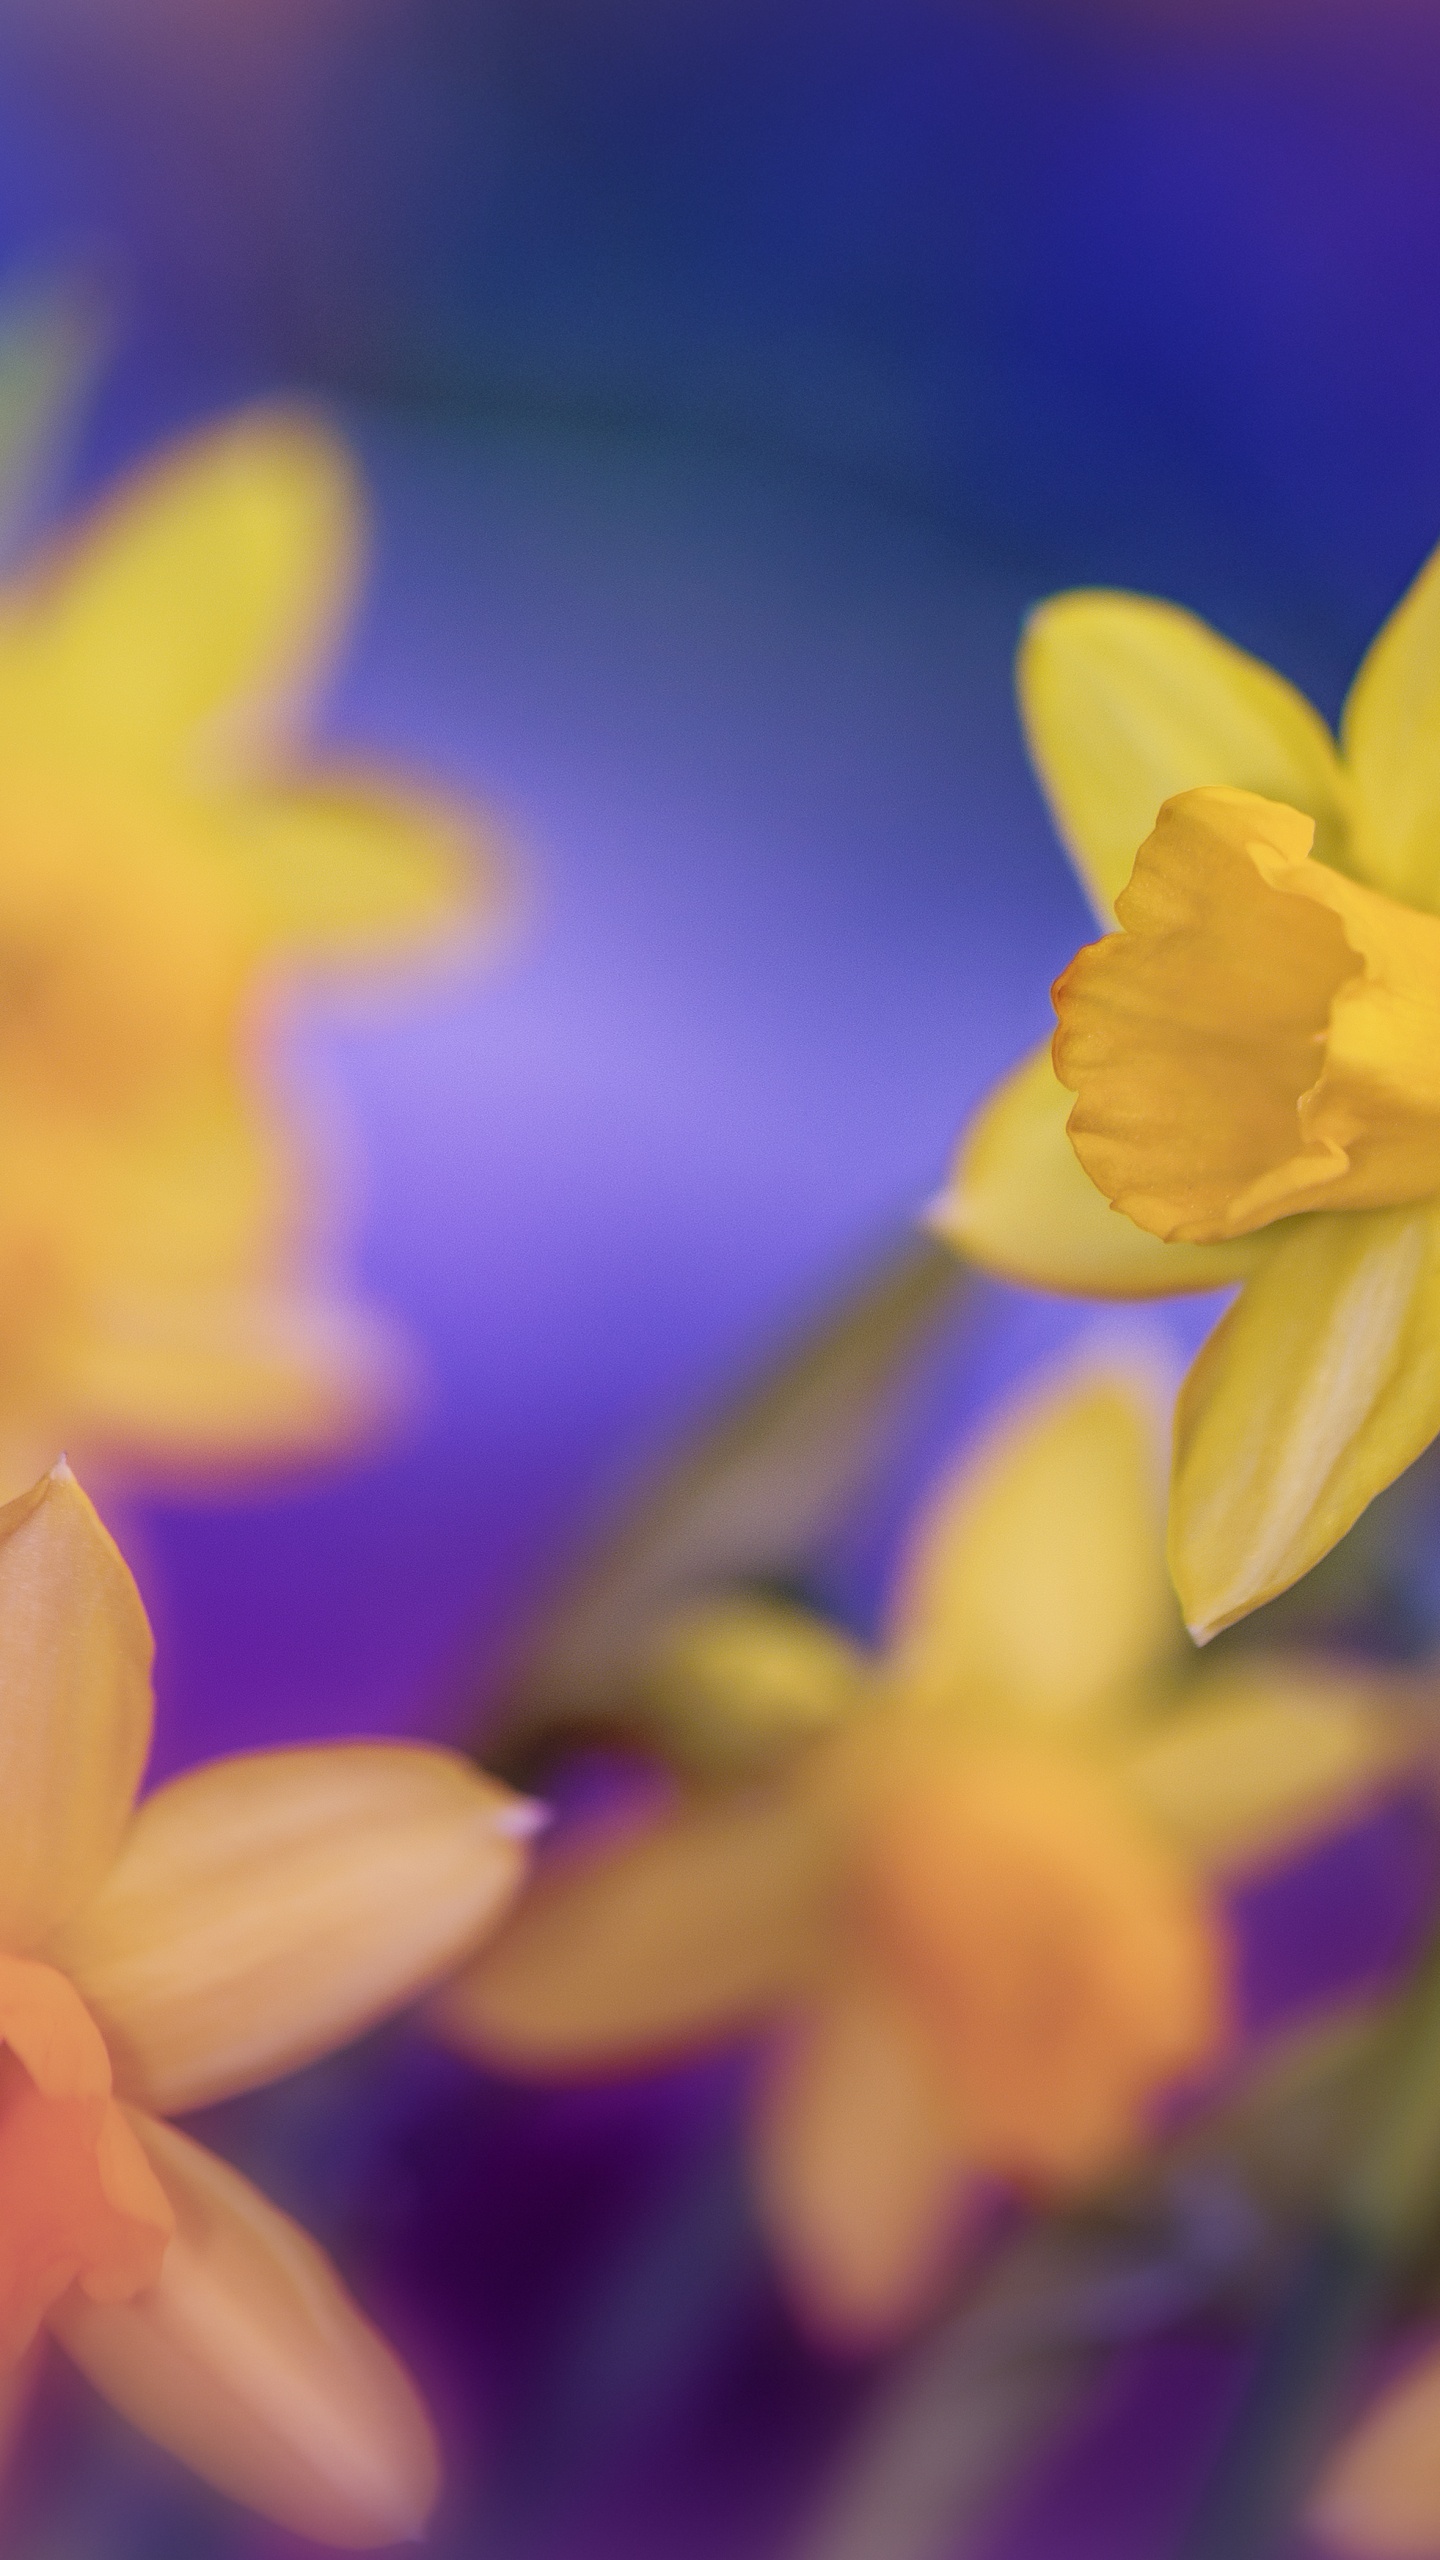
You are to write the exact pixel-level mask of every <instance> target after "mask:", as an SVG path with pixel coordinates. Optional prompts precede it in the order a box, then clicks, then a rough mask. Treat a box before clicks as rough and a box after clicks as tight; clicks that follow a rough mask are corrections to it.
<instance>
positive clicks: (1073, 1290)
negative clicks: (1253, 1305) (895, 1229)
mask: <svg viewBox="0 0 1440 2560" xmlns="http://www.w3.org/2000/svg"><path fill="white" fill-rule="evenodd" d="M1074 1107H1075V1096H1074V1094H1073V1093H1070V1092H1068V1091H1067V1090H1066V1088H1065V1086H1064V1085H1062V1084H1061V1083H1059V1081H1058V1080H1057V1078H1056V1074H1055V1069H1054V1065H1053V1062H1052V1058H1051V1044H1050V1042H1049V1041H1048V1040H1047V1041H1046V1043H1045V1046H1044V1047H1043V1049H1036V1050H1034V1051H1033V1052H1032V1053H1031V1055H1030V1056H1029V1057H1028V1058H1027V1059H1026V1060H1025V1061H1024V1064H1023V1065H1022V1066H1019V1067H1017V1068H1016V1069H1015V1070H1014V1072H1013V1074H1011V1075H1009V1076H1007V1077H1006V1079H1005V1082H1004V1083H1003V1084H1002V1085H999V1086H997V1088H996V1090H995V1092H994V1093H993V1094H992V1095H991V1096H990V1099H989V1100H988V1102H986V1103H984V1104H983V1105H982V1107H981V1109H980V1110H979V1111H978V1112H977V1114H976V1116H975V1118H974V1119H973V1120H972V1121H971V1123H970V1126H969V1128H968V1130H967V1131H966V1133H965V1137H964V1139H963V1141H962V1143H961V1146H960V1150H959V1153H958V1154H957V1156H956V1159H955V1165H954V1170H953V1172H952V1173H951V1176H950V1181H949V1185H948V1187H947V1188H946V1190H945V1191H943V1192H942V1193H941V1195H940V1198H939V1199H938V1201H937V1202H936V1203H935V1205H934V1207H933V1209H932V1210H931V1212H930V1223H931V1225H932V1226H933V1227H934V1228H935V1230H936V1233H937V1234H939V1235H942V1236H944V1237H945V1238H946V1240H947V1242H949V1243H950V1244H952V1245H954V1247H955V1248H956V1250H957V1252H959V1253H962V1254H965V1255H967V1256H968V1258H969V1259H970V1260H971V1261H972V1262H977V1263H979V1265H980V1266H981V1268H982V1270H986V1271H994V1272H998V1273H999V1275H1000V1277H1001V1278H1002V1279H1005V1280H1018V1281H1020V1282H1021V1283H1022V1284H1023V1285H1024V1286H1025V1287H1026V1288H1031V1289H1056V1290H1060V1291H1063V1292H1064V1293H1065V1294H1066V1295H1067V1296H1072V1297H1082V1298H1166V1297H1176V1296H1180V1295H1183V1294H1185V1293H1187V1292H1188V1291H1191V1290H1195V1289H1215V1288H1222V1287H1224V1286H1225V1284H1226V1283H1227V1282H1229V1281H1232V1280H1238V1279H1240V1278H1241V1277H1243V1275H1244V1273H1245V1272H1247V1271H1248V1270H1250V1269H1251V1268H1252V1266H1253V1264H1254V1261H1255V1248H1254V1246H1253V1245H1252V1244H1251V1243H1250V1242H1249V1240H1248V1239H1242V1240H1241V1241H1240V1242H1237V1243H1234V1244H1204V1245H1195V1244H1163V1243H1162V1242H1161V1241H1160V1238H1159V1237H1158V1236H1153V1235H1147V1234H1146V1233H1145V1231H1144V1229H1143V1228H1141V1227H1137V1226H1136V1224H1135V1221H1134V1219H1133V1218H1127V1217H1126V1216H1125V1215H1124V1214H1123V1212H1122V1211H1120V1210H1118V1209H1112V1208H1111V1206H1110V1203H1109V1201H1108V1200H1107V1199H1106V1198H1105V1196H1104V1194H1103V1192H1101V1191H1098V1190H1097V1189H1096V1186H1095V1184H1094V1183H1093V1182H1092V1181H1091V1179H1090V1176H1089V1175H1088V1173H1086V1171H1085V1169H1084V1167H1083V1165H1082V1164H1081V1162H1080V1159H1079V1157H1078V1156H1077V1155H1076V1153H1075V1150H1074V1147H1073V1146H1072V1145H1071V1143H1070V1139H1069V1136H1068V1134H1067V1130H1066V1122H1067V1121H1068V1120H1069V1117H1070V1114H1071V1112H1072V1111H1073V1109H1074Z"/></svg>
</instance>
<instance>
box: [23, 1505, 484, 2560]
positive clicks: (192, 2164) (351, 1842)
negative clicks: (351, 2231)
mask: <svg viewBox="0 0 1440 2560" xmlns="http://www.w3.org/2000/svg"><path fill="white" fill-rule="evenodd" d="M150 1657H151V1643H150V1631H149V1628H148V1626H147V1625H146V1622H145V1613H144V1610H143V1608H142V1606H141V1603H140V1598H139V1594H138V1593H137V1591H136V1589H135V1586H134V1583H133V1582H132V1580H131V1578H130V1575H129V1573H128V1572H127V1570H126V1568H125V1565H124V1563H123V1561H122V1559H121V1557H120V1555H119V1554H118V1552H117V1550H116V1549H115V1547H114V1546H113V1544H112V1543H111V1541H110V1539H109V1538H108V1537H107V1535H106V1533H105V1531H104V1530H103V1529H102V1527H101V1526H100V1523H99V1521H98V1520H97V1518H96V1516H95V1513H94V1511H93V1510H92V1509H91V1507H90V1504H89V1503H88V1501H87V1500H86V1498H85V1496H84V1494H83V1493H82V1492H81V1491H80V1489H79V1486H78V1485H77V1484H76V1482H75V1479H74V1478H73V1476H71V1475H70V1474H69V1472H68V1470H66V1469H64V1468H60V1469H57V1470H56V1471H55V1472H54V1473H53V1474H51V1475H49V1476H46V1477H44V1478H42V1480H41V1481H40V1482H39V1483H38V1484H37V1485H36V1486H34V1487H33V1489H32V1490H31V1491H30V1492H29V1493H27V1494H25V1495H22V1496H21V1497H20V1498H19V1499H18V1500H17V1501H15V1502H12V1503H10V1504H9V1505H7V1506H6V1508H5V1509H4V1510H3V1511H0V1775H3V1784H0V1832H3V1856H0V2364H3V2365H4V2366H6V2367H12V2368H13V2366H14V2364H15V2361H16V2360H17V2358H18V2357H20V2356H21V2355H22V2354H23V2353H24V2351H25V2349H26V2348H27V2346H28V2345H29V2343H30V2341H31V2339H32V2338H33V2337H34V2335H35V2332H36V2330H37V2328H38V2326H39V2325H40V2323H41V2322H42V2321H44V2322H46V2323H47V2324H48V2326H49V2327H50V2328H51V2329H52V2330H53V2332H54V2333H55V2335H56V2336H57V2337H58V2338H60V2339H61V2340H62V2342H63V2343H64V2345H65V2346H66V2347H67V2348H68V2350H69V2352H70V2353H71V2355H72V2356H74V2357H75V2359H76V2360H77V2362H78V2363H79V2364H80V2365H81V2366H82V2367H83V2368H84V2370H85V2371H86V2372H87V2373H88V2374H90V2375H91V2376H92V2378H93V2379H94V2380H95V2382H97V2383H98V2385H99V2387H100V2388H101V2390H102V2391H104V2392H106V2393H107V2394H108V2395H109V2397H110V2398H111V2399H112V2400H113V2401H114V2402H115V2403H116V2405H117V2406H118V2407H119V2408H121V2409H122V2410H123V2411H124V2412H125V2413H126V2414H127V2415H128V2416H130V2417H132V2418H133V2419H135V2421H136V2422H137V2423H138V2424H139V2425H140V2426H142V2427H144V2428H146V2429H148V2431H149V2432H150V2433H151V2434H152V2435H154V2436H156V2437H158V2438H159V2440H160V2441H161V2442H162V2443H163V2444H166V2445H168V2446H170V2447H171V2448H172V2449H173V2450H174V2451H175V2452H177V2453H179V2454H180V2455H181V2456H183V2457H184V2458H185V2459H186V2460H188V2461H189V2462H191V2463H192V2464H193V2465H194V2466H195V2467H196V2469H197V2470H199V2471H201V2472H203V2473H204V2474H205V2475H206V2476H207V2477H209V2478H210V2479H212V2480H214V2481H216V2482H217V2483H218V2484H219V2485H220V2486H221V2487H223V2488H225V2489H227V2490H229V2491H230V2492H231V2493H232V2494H234V2495H236V2496H239V2497H241V2498H243V2499H246V2500H247V2501H249V2502H250V2503H252V2504H253V2505H256V2506H258V2507H260V2508H262V2509H263V2510H264V2511H266V2512H267V2513H269V2514H272V2515H274V2516H276V2517H279V2518H280V2519H281V2520H283V2521H285V2522H288V2523H290V2524H292V2525H293V2526H295V2527H296V2528H297V2529H298V2530H300V2531H302V2532H305V2533H308V2534H311V2535H313V2536H315V2537H316V2538H317V2539H319V2540H322V2541H329V2542H339V2543H344V2544H350V2545H357V2546H358V2545H362V2544H373V2543H379V2542H389V2541H391V2540H394V2539H397V2538H400V2537H402V2536H404V2535H407V2534H411V2533H414V2532H415V2531H416V2530H417V2529H418V2527H419V2525H420V2523H421V2522H422V2521H423V2518H424V2515H425V2513H426V2511H427V2508H428V2505H429V2503H430V2499H431V2495H432V2492H433V2487H434V2453H433V2448H432V2444H431V2438H430V2431H429V2426H428V2422H427V2420H426V2419H425V2416H424V2413H423V2411H422V2410H421V2408H420V2406H419V2403H418V2402H417V2400H416V2398H415V2394H414V2392H413V2390H412V2388H411V2385H410V2384H409V2382H408V2381H407V2379H406V2377H405V2375H404V2374H403V2373H402V2372H401V2370H400V2368H399V2366H398V2365H397V2364H396V2363H395V2361H394V2359H393V2358H392V2357H391V2355H390V2354H389V2351H388V2350H387V2349H386V2348H385V2347H384V2346H383V2345H382V2344H381V2342H380V2340H379V2339H378V2338H377V2337H376V2336H375V2334H374V2333H373V2331H372V2330H371V2329H370V2328H369V2327H368V2326H367V2324H366V2323H365V2321H364V2320H363V2319H362V2318H361V2316H360V2314H359V2312H358V2311H357V2310H356V2308H355V2307H354V2305H353V2304H352V2303H351V2302H350V2301H349V2299H348V2297H347V2296H346V2295H345V2293H344V2292H343V2290H342V2289H341V2286H340V2284H339V2281H338V2279H337V2278H336V2276H335V2274H334V2272H333V2270H332V2269H331V2268H330V2267H329V2266H328V2264H327V2263H326V2261H325V2259H324V2258H323V2257H322V2256H321V2254H320V2252H319V2251H318V2250H317V2249H316V2248H315V2247H314V2246H313V2245H312V2244H311V2242H310V2241H308V2240H307V2239H306V2238H305V2236H304V2234H303V2233H301V2232H300V2231H298V2230H297V2229H296V2228H295V2226H294V2225H293V2224H292V2223H290V2222H288V2221H287V2220H286V2219H285V2217H284V2216H283V2215H282V2214H280V2213H277V2212H276V2211H275V2209H274V2208H273V2206H271V2205H269V2204H267V2203H266V2202H265V2200H264V2198H263V2197H262V2196H260V2195H259V2194H258V2193H257V2192H256V2191H255V2189H254V2188H253V2187H251V2186H250V2185H249V2184H248V2183H247V2181H246V2180H245V2179H244V2178H242V2177H240V2176H239V2175H237V2173H236V2172H235V2171H234V2170H233V2169H230V2168H227V2167H226V2166H225V2165H224V2164H223V2163H222V2162H221V2161H219V2160H217V2159H214V2158H213V2157H212V2156H211V2155H210V2154H209V2153H208V2152H206V2151H204V2150H202V2149H201V2148H200V2146H199V2145H198V2144H197V2143H195V2142H193V2141H192V2140H191V2139H190V2137H189V2136H188V2135H186V2134H183V2133H180V2132H178V2131H176V2130H175V2129H174V2127H172V2126H169V2125H167V2124H165V2123H163V2122H162V2121H161V2118H162V2117H163V2116H165V2115H166V2114H169V2113H171V2112H173V2111H175V2110H178V2109H186V2108H191V2107H198V2106H205V2105H208V2104H210V2103H211V2102H212V2101H213V2100H215V2099H219V2098H222V2097H224V2096H225V2095H227V2094H228V2093H229V2092H231V2091H234V2090H238V2089H246V2088H251V2087H253V2086H255V2085H256V2084H257V2083H259V2082H261V2081H264V2080H268V2079H271V2078H273V2077H275V2076H276V2075H277V2074H278V2073H280V2072H283V2071H288V2070H291V2069H293V2068H294V2067H295V2066H296V2065H297V2064H299V2063H302V2062H305V2061H307V2060H309V2059H310V2058H311V2057H312V2056H314V2055H316V2054H319V2053H323V2052H325V2051H326V2050H327V2049H328V2048H330V2047H331V2046H333V2045H335V2044H338V2043H340V2042H341V2041H342V2040H344V2039H345V2038H346V2037H349V2036H351V2035H353V2034H355V2033H356V2032H357V2031H358V2030H360V2029H362V2028H364V2027H367V2026H368V2025H370V2024H371V2023H372V2022H373V2021H375V2020H376V2019H378V2018H380V2017H382V2016H383V2015H385V2014H386V2013H387V2012H388V2011H390V2010H392V2009H393V2008H395V2007H397V2006H399V2005H400V2004H401V2003H402V2002H404V2001H405V2000H408V1999H409V1998H411V1997H412V1996H413V1995H414V1994H415V1993H416V1992H417V1991H418V1990H420V1989H422V1988H423V1987H426V1986H428V1985H429V1984H431V1983H433V1982H434V1981H436V1980H437V1979H438V1978H439V1977H440V1975H441V1974H442V1973H443V1972H444V1971H445V1970H446V1969H447V1968H448V1967H449V1966H450V1965H452V1964H453V1963H454V1962H455V1960H456V1959H457V1957H459V1956H460V1955H461V1954H462V1953H465V1952H468V1950H469V1948H470V1947H471V1945H472V1944H473V1943H474V1941H475V1940H476V1939H477V1937H479V1936H480V1935H481V1934H482V1933H483V1931H484V1930H485V1929H486V1928H487V1927H488V1926H489V1925H490V1924H491V1923H492V1922H493V1920H494V1918H495V1916H496V1915H497V1913H498V1912H499V1911H500V1909H501V1908H502V1906H503V1905H504V1903H505V1902H506V1901H507V1900H508V1898H509V1896H510V1894H511V1892H512V1891H513V1889H514V1886H515V1884H516V1882H517V1881H518V1878H519V1875H520V1871H521V1867H522V1864H523V1860H524V1854H525V1853H524V1846H523V1843H524V1839H525V1836H526V1834H527V1832H528V1830H529V1829H531V1828H533V1809H532V1808H531V1807H529V1806H527V1805H526V1804H524V1803H523V1802H522V1801H520V1800H519V1799H517V1798H515V1797H514V1796H511V1795H509V1794H508V1793H507V1792H506V1791H505V1790H504V1789H502V1788H499V1787H496V1786H494V1785H492V1784H490V1783H489V1782H488V1781H487V1780H485V1779H483V1778H481V1777H479V1776H478V1775H477V1774H476V1773H475V1772H474V1771H473V1770H472V1769H470V1768H469V1766H468V1765H467V1764H466V1763H465V1762H463V1761H460V1760H457V1759H455V1758H454V1757H452V1756H451V1755H450V1754H448V1753H445V1752H439V1751H430V1750H424V1749H420V1748H418V1747H406V1746H384V1745H379V1744H356V1745H353V1746H348V1747H332V1748H328V1749H315V1750H299V1749H297V1750H290V1751H275V1752H263V1753H257V1754H255V1755H254V1756H252V1757H246V1758H241V1759H235V1760H228V1761H220V1762H217V1763H215V1764H213V1765H212V1766H210V1767H208V1768H201V1769H197V1770H195V1771H193V1772H192V1773H191V1774H190V1775H188V1776H186V1777H182V1778H179V1779H176V1780H175V1781H174V1782H173V1783H172V1784H170V1785H168V1786H165V1787H162V1788H161V1789H160V1790H159V1791H158V1792H157V1793H156V1794H154V1795H153V1796H151V1797H149V1798H148V1799H146V1801H144V1802H143V1803H142V1804H141V1805H140V1806H139V1807H138V1809H136V1807H135V1804H134V1797H135V1790H136V1786H137V1784H138V1782H139V1778H140V1775H141V1771H142V1769H143V1766H144V1762H145V1756H146V1751H147V1748H148V1745H149V1738H150V1724H151V1689H150Z"/></svg>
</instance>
